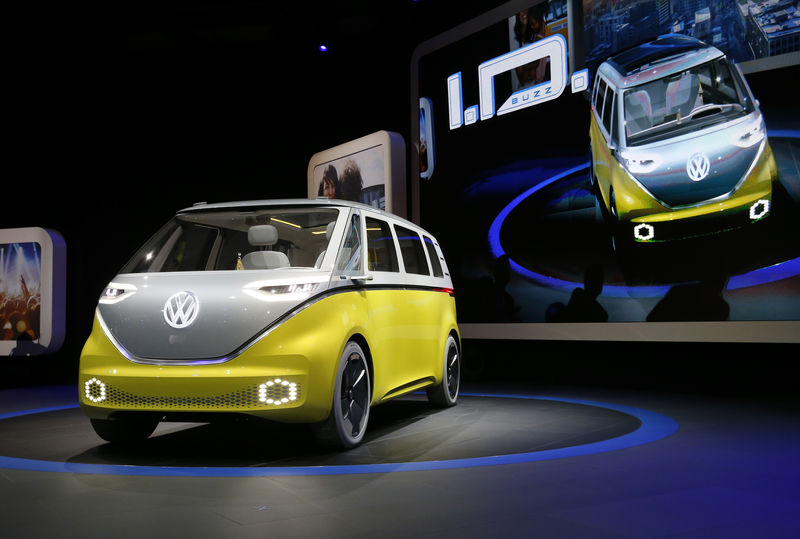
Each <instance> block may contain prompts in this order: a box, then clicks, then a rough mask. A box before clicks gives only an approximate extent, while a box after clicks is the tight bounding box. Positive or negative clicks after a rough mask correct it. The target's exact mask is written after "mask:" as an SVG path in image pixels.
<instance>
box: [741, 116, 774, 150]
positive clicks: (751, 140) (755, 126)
mask: <svg viewBox="0 0 800 539" xmlns="http://www.w3.org/2000/svg"><path fill="white" fill-rule="evenodd" d="M766 136H767V126H766V125H764V119H763V118H762V117H761V115H760V114H758V115H757V116H756V117H755V118H753V119H752V120H749V121H747V122H744V124H742V127H740V128H739V129H737V130H736V131H735V132H734V135H733V143H734V144H736V145H737V146H739V147H740V148H749V147H750V146H753V145H755V144H758V143H759V142H761V141H762V140H764V137H766Z"/></svg>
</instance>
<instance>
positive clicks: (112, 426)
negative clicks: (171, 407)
mask: <svg viewBox="0 0 800 539" xmlns="http://www.w3.org/2000/svg"><path fill="white" fill-rule="evenodd" d="M91 422H92V428H93V429H94V431H95V432H96V433H97V435H98V436H99V437H100V438H102V439H103V440H105V441H107V442H111V443H112V444H130V443H136V442H142V441H144V440H146V439H147V438H148V437H149V436H150V435H151V434H153V431H154V430H156V427H157V426H158V422H159V418H158V417H153V416H150V415H143V416H138V415H137V416H122V417H114V418H112V419H92V420H91Z"/></svg>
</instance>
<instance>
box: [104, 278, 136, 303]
mask: <svg viewBox="0 0 800 539" xmlns="http://www.w3.org/2000/svg"><path fill="white" fill-rule="evenodd" d="M135 293H136V287H135V286H133V285H132V284H122V283H108V286H106V288H105V289H104V290H103V293H102V294H101V295H100V303H104V304H110V303H119V302H120V301H122V300H124V299H126V298H129V297H131V296H132V295H133V294H135Z"/></svg>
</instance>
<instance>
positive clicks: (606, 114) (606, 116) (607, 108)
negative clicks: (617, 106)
mask: <svg viewBox="0 0 800 539" xmlns="http://www.w3.org/2000/svg"><path fill="white" fill-rule="evenodd" d="M614 95H615V94H614V90H612V89H611V88H609V89H608V91H607V92H606V98H605V104H604V105H603V127H605V128H606V131H607V132H608V133H609V135H610V134H611V116H612V114H613V112H614Z"/></svg>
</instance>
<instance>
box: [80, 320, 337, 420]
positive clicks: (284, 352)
mask: <svg viewBox="0 0 800 539" xmlns="http://www.w3.org/2000/svg"><path fill="white" fill-rule="evenodd" d="M291 325H292V324H287V325H286V326H291ZM291 333H292V328H291V327H281V328H278V330H276V331H275V332H274V333H273V334H271V335H270V336H268V337H267V338H265V339H263V340H262V341H260V342H259V343H257V344H256V345H254V346H252V347H251V348H250V349H248V350H247V351H246V352H244V353H242V354H241V355H240V356H238V357H236V358H234V359H232V360H230V361H227V362H225V363H220V364H211V365H164V364H159V365H148V364H140V363H133V362H131V361H130V360H128V359H127V358H125V357H124V356H123V355H122V354H121V353H120V352H119V351H118V350H117V349H116V347H114V345H113V344H112V343H111V341H110V340H109V339H108V337H107V336H106V335H105V333H104V332H103V329H102V328H101V327H100V324H99V323H98V321H97V319H96V318H95V324H94V328H93V330H92V334H91V335H90V337H89V339H88V341H87V343H86V345H85V347H84V349H83V353H82V354H81V363H80V371H79V376H78V391H79V400H80V405H81V408H82V409H83V411H84V413H85V414H86V415H87V416H89V417H91V418H97V419H106V418H108V417H109V416H111V415H113V414H116V413H119V412H153V413H163V414H164V415H169V414H174V413H188V414H204V415H208V416H209V417H213V415H214V414H221V413H239V414H246V415H251V416H257V417H262V418H266V419H272V420H276V421H283V422H316V421H321V420H323V419H325V417H327V415H328V413H329V411H330V406H331V402H332V383H331V380H332V379H333V376H334V368H335V363H336V362H335V361H330V359H328V358H331V357H333V358H338V355H336V351H335V350H334V351H333V353H330V352H331V350H330V349H329V350H328V351H327V353H325V354H321V352H322V351H321V350H320V349H319V348H315V347H313V346H310V347H309V346H306V347H305V350H304V352H305V353H297V350H298V347H297V346H293V342H295V341H296V338H294V336H293V335H291ZM305 344H307V342H306V343H305ZM323 356H324V357H323Z"/></svg>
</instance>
